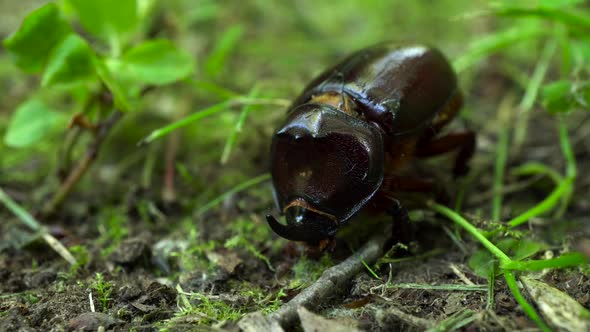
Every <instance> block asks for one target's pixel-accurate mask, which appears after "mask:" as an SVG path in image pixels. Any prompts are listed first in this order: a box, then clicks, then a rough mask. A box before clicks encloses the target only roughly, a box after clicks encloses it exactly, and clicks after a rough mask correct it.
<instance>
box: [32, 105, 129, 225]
mask: <svg viewBox="0 0 590 332" xmlns="http://www.w3.org/2000/svg"><path fill="white" fill-rule="evenodd" d="M122 116H123V113H122V112H120V111H118V110H115V111H113V113H112V114H111V115H110V116H109V117H108V118H107V119H106V120H104V121H103V122H102V123H100V124H99V125H98V128H97V131H96V135H95V136H94V140H93V141H92V142H91V143H90V146H89V147H88V149H87V150H86V153H85V155H84V157H82V159H81V160H80V161H79V162H78V165H77V166H76V167H75V168H74V169H73V170H72V171H71V172H70V173H69V174H68V176H67V177H66V179H65V181H64V182H63V183H62V184H61V186H60V187H59V189H58V190H57V192H56V193H55V194H54V195H53V197H52V198H51V200H50V201H48V202H47V203H46V204H45V205H44V206H43V208H42V210H41V213H42V215H45V216H47V215H51V214H52V213H54V212H55V210H56V208H57V207H58V206H59V205H60V204H61V203H62V202H63V201H64V200H65V199H66V197H67V196H68V195H69V194H70V193H71V192H72V190H73V189H74V187H75V186H76V184H77V183H78V182H79V181H80V179H81V178H82V176H83V175H84V174H85V173H86V171H88V169H89V168H90V166H91V165H92V163H93V162H94V160H96V157H97V156H98V152H99V150H100V147H101V146H102V143H103V142H104V140H105V138H106V137H107V135H108V133H109V132H110V130H111V129H112V127H113V126H114V125H115V124H116V123H117V122H118V121H119V120H120V119H121V117H122Z"/></svg>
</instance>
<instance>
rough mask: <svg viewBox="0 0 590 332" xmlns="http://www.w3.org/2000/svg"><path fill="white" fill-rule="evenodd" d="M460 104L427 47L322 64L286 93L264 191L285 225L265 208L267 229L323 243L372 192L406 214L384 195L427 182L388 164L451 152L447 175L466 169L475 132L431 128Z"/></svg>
mask: <svg viewBox="0 0 590 332" xmlns="http://www.w3.org/2000/svg"><path fill="white" fill-rule="evenodd" d="M461 106H462V95H461V92H460V90H459V88H458V86H457V77H456V75H455V72H454V71H453V69H452V67H451V65H450V64H449V62H448V61H447V59H446V58H445V57H444V56H443V55H442V53H441V52H440V51H438V50H437V49H435V48H432V47H428V46H423V45H404V46H400V45H396V44H391V43H382V44H378V45H374V46H371V47H368V48H365V49H362V50H360V51H357V52H356V53H353V54H352V55H350V56H349V57H347V58H345V59H344V60H343V61H342V62H340V63H338V64H337V65H335V66H334V67H332V68H330V69H328V70H326V71H325V72H323V73H322V74H321V75H319V76H318V77H317V78H316V79H314V80H313V81H312V82H311V83H310V84H309V85H308V86H307V87H306V88H305V89H304V90H303V93H302V94H301V95H300V96H299V97H297V98H296V99H295V101H294V102H293V104H292V105H291V107H290V108H289V109H288V111H287V119H286V121H285V122H284V123H283V124H282V125H281V126H280V127H279V129H278V130H277V131H276V133H275V134H274V136H273V139H272V146H271V158H272V160H271V162H272V166H271V174H272V182H273V186H274V196H275V201H276V203H277V205H278V208H279V210H280V211H281V214H283V215H285V216H286V221H287V224H286V225H283V224H280V223H279V222H278V221H277V220H276V219H275V218H274V217H273V216H271V215H268V216H267V217H266V218H267V221H268V223H269V225H270V227H271V228H272V229H273V231H274V232H275V233H277V234H278V235H280V236H282V237H284V238H286V239H289V240H293V241H303V242H307V243H309V244H311V245H320V247H325V246H326V245H327V243H329V242H331V241H333V239H334V235H335V234H336V232H337V230H338V229H339V228H340V227H341V226H342V225H344V224H346V222H347V221H348V220H350V218H351V217H352V216H354V215H355V214H356V213H357V212H359V210H361V209H362V208H363V207H364V206H366V205H368V203H369V202H371V201H372V200H376V199H377V197H381V198H383V197H386V198H387V199H386V200H388V201H389V204H391V206H390V207H389V208H388V207H385V208H386V209H388V210H390V211H396V212H395V215H396V216H397V217H399V216H400V215H401V216H404V217H407V212H406V211H405V208H404V207H403V205H401V204H400V202H399V201H398V200H397V199H396V198H395V196H393V195H392V193H395V192H429V191H433V190H434V185H433V183H432V182H431V181H428V180H425V179H422V178H420V177H415V176H414V177H412V176H407V175H400V174H396V172H397V171H399V170H401V169H402V168H404V167H405V166H406V167H407V165H408V164H409V162H410V161H412V160H413V159H415V158H422V157H429V156H434V155H439V154H442V153H446V152H450V151H453V150H458V154H457V156H456V159H455V164H454V169H453V172H454V175H463V174H464V173H465V172H466V170H467V162H468V160H469V159H470V157H471V156H472V155H473V153H474V150H475V134H474V133H473V132H470V131H465V132H459V133H451V134H447V135H444V136H439V135H438V134H439V131H440V130H441V129H442V128H443V127H444V126H445V125H446V124H447V123H449V122H450V121H451V120H452V119H453V118H454V117H455V115H456V114H457V113H458V111H459V110H460V108H461ZM394 218H395V217H394Z"/></svg>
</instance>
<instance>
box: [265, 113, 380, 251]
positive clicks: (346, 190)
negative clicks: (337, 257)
mask: <svg viewBox="0 0 590 332" xmlns="http://www.w3.org/2000/svg"><path fill="white" fill-rule="evenodd" d="M381 135H382V134H381V132H380V130H379V129H378V128H377V126H374V125H372V124H370V123H368V122H366V121H363V120H361V119H357V118H355V117H352V116H350V115H348V114H346V113H344V112H341V111H339V110H338V109H336V108H334V107H332V106H330V105H326V104H315V103H308V104H303V105H300V106H298V107H296V108H294V109H292V110H291V111H290V112H289V117H288V118H287V121H286V123H285V124H283V126H282V127H281V128H280V129H279V130H278V131H277V132H276V134H275V136H274V137H273V142H272V151H271V155H272V156H271V157H272V170H271V173H272V179H273V185H274V189H275V199H276V202H277V205H278V207H279V209H280V211H281V212H282V213H283V214H285V215H286V218H287V225H286V226H285V225H281V224H280V223H278V222H277V221H276V220H275V219H274V218H272V217H267V220H268V222H269V224H270V226H271V228H272V229H273V230H274V231H275V232H276V233H277V234H279V235H280V236H282V237H285V238H287V239H290V240H295V241H305V242H317V241H319V240H321V239H326V238H330V237H333V236H334V234H335V233H336V231H337V229H338V226H339V225H341V224H342V223H343V222H345V221H346V220H348V219H349V218H350V217H351V216H352V215H353V214H355V213H356V212H357V211H358V210H359V209H360V208H361V207H362V206H364V205H365V204H366V203H367V201H368V200H369V199H370V198H371V197H372V196H373V195H374V194H375V192H376V191H377V190H378V189H379V186H380V185H381V182H382V181H383V158H384V157H383V156H384V152H383V139H382V136H381Z"/></svg>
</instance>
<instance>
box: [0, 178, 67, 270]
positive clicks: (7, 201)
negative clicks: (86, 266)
mask: <svg viewBox="0 0 590 332" xmlns="http://www.w3.org/2000/svg"><path fill="white" fill-rule="evenodd" d="M0 202H2V203H3V204H4V205H5V206H6V208H8V209H9V210H10V211H11V212H12V213H13V214H14V215H16V216H17V217H18V218H19V219H20V221H22V223H23V224H25V225H27V227H29V228H30V229H31V230H33V231H35V232H40V233H41V237H43V239H44V240H45V242H47V244H48V245H49V246H50V247H51V248H52V249H53V250H54V251H55V252H57V253H58V254H59V255H60V256H61V257H63V259H65V260H66V261H67V262H68V263H70V264H71V265H74V264H76V259H75V258H74V256H72V254H71V253H70V252H69V251H68V249H67V248H66V247H64V246H63V244H61V242H59V240H58V239H56V238H55V237H53V236H52V235H51V234H49V232H47V230H46V229H45V228H44V227H43V226H41V224H40V223H39V222H38V221H37V220H36V219H35V218H33V216H32V215H31V214H30V213H29V212H27V211H26V210H25V209H24V208H22V207H21V206H20V205H18V204H17V203H16V202H15V201H13V200H12V198H10V196H8V195H6V193H5V192H4V190H2V188H0Z"/></svg>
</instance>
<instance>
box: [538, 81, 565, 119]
mask: <svg viewBox="0 0 590 332" xmlns="http://www.w3.org/2000/svg"><path fill="white" fill-rule="evenodd" d="M571 89H572V82H570V81H567V80H562V81H556V82H552V83H549V84H546V85H545V86H544V87H543V92H542V94H543V105H544V106H545V108H546V109H547V111H549V113H560V112H567V111H569V110H570V108H571V106H572V102H571V100H569V92H570V90H571Z"/></svg>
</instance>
